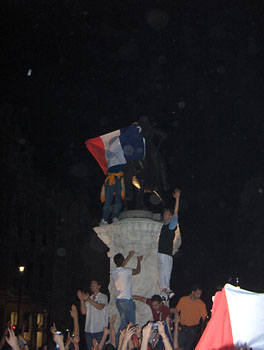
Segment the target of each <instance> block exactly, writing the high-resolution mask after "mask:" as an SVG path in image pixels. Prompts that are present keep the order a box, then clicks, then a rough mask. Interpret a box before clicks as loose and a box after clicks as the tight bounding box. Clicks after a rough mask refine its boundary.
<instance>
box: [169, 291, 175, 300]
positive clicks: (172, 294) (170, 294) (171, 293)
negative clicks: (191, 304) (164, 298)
mask: <svg viewBox="0 0 264 350" xmlns="http://www.w3.org/2000/svg"><path fill="white" fill-rule="evenodd" d="M174 295H175V293H174V292H172V291H170V292H168V298H169V299H171V298H172V297H174Z"/></svg>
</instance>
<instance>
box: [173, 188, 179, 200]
mask: <svg viewBox="0 0 264 350" xmlns="http://www.w3.org/2000/svg"><path fill="white" fill-rule="evenodd" d="M172 195H173V197H174V198H175V199H180V196H181V190H179V189H178V188H176V190H175V191H174V193H173V194H172Z"/></svg>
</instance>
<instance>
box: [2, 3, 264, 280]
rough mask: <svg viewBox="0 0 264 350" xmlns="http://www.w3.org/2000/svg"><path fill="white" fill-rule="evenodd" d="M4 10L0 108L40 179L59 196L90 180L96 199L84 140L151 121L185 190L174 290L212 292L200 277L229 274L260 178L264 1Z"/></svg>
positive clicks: (171, 174) (97, 172)
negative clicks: (0, 99) (248, 186)
mask: <svg viewBox="0 0 264 350" xmlns="http://www.w3.org/2000/svg"><path fill="white" fill-rule="evenodd" d="M5 3H6V5H4V3H3V4H2V5H4V6H3V7H4V9H5V10H6V11H4V19H3V21H2V23H3V33H4V38H5V44H6V45H5V47H6V48H7V50H6V55H5V61H4V63H3V65H2V70H3V73H4V79H3V80H2V85H3V87H4V88H5V91H6V86H8V91H7V92H8V95H7V99H6V101H5V105H6V106H9V107H8V108H12V110H13V115H14V118H15V121H16V123H17V124H18V125H19V127H20V129H21V139H19V140H18V142H20V143H21V147H25V148H26V149H28V150H29V151H30V154H31V156H32V159H33V166H34V169H35V171H36V172H37V173H38V174H39V175H41V176H43V177H46V178H47V179H48V181H50V182H51V183H56V181H60V182H61V183H62V184H63V186H65V187H67V186H72V187H74V186H77V187H78V186H79V187H81V185H82V184H83V183H84V182H85V181H86V179H87V178H89V179H92V180H93V181H94V182H95V187H96V186H97V188H98V192H99V191H100V186H101V182H102V181H103V173H102V171H101V169H100V168H99V166H98V165H97V163H96V162H95V161H94V160H93V159H92V157H91V155H90V154H89V152H88V151H87V150H86V149H85V146H84V141H85V140H86V139H88V138H91V137H95V136H98V135H101V134H103V133H106V132H110V131H112V130H115V129H119V128H120V127H123V126H126V125H129V124H130V123H132V122H134V121H137V120H138V119H139V117H140V116H142V115H146V116H147V117H148V119H149V120H150V122H151V123H152V125H154V126H155V127H156V128H157V129H158V130H161V131H163V132H165V133H166V139H165V141H164V142H163V144H162V149H161V152H162V156H163V158H164V159H165V161H166V166H167V173H168V181H169V183H170V187H171V189H173V188H174V187H175V186H178V187H180V188H181V189H182V207H181V218H182V219H181V226H182V234H183V247H182V250H181V252H182V253H181V254H182V256H179V258H177V259H176V260H177V264H178V265H177V266H179V269H180V271H181V272H180V277H179V279H180V281H181V283H182V281H184V280H186V281H188V283H189V282H191V280H192V279H194V278H196V279H200V280H202V282H208V275H207V276H206V277H205V276H204V273H203V272H204V268H205V267H206V269H207V270H206V271H207V273H208V274H209V275H210V274H211V276H213V275H214V277H213V278H214V283H217V281H218V283H223V282H225V281H226V279H227V278H228V277H229V275H230V274H232V273H235V274H236V273H238V272H239V271H232V265H233V258H234V256H235V254H234V251H235V249H236V247H237V246H236V244H237V241H236V232H235V230H236V225H235V222H236V220H238V219H237V218H238V215H239V214H238V213H239V208H240V206H241V193H242V191H243V189H244V186H245V183H246V182H247V181H250V180H251V179H254V178H259V177H262V172H263V151H264V147H263V136H264V131H263V130H264V120H263V107H264V106H263V104H264V103H263V92H264V88H263V81H264V71H263V62H264V55H263V39H264V37H263V9H264V2H263V1H257V0H256V1H223V0H221V1H215V0H213V1H193V0H192V1H186V0H184V1H183V0H181V1H175V0H173V1H169V0H168V1H134V0H133V1H130V0H128V1H112V0H111V1H109V0H105V1H100V0H94V1H82V0H81V1H77V0H74V1H73V0H72V1H57V0H54V1H46V0H45V1H44V0H39V1H30V0H28V1H6V2H5ZM6 82H7V84H6ZM10 106H11V107H10ZM87 169H89V170H87ZM91 169H93V170H92V171H91ZM96 179H98V180H96ZM259 191H260V192H259V193H261V188H260V190H259ZM166 199H167V201H168V202H169V203H170V204H172V201H171V196H170V193H168V194H167V198H166ZM98 217H100V214H98ZM194 265H195V266H194ZM186 266H187V268H186V269H185V267H186ZM186 271H187V272H186ZM206 278H207V279H206ZM245 279H246V277H245ZM188 283H186V284H188ZM176 284H177V279H175V285H176Z"/></svg>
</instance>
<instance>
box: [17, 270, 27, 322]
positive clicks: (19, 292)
mask: <svg viewBox="0 0 264 350" xmlns="http://www.w3.org/2000/svg"><path fill="white" fill-rule="evenodd" d="M25 268H26V267H25V266H23V265H20V266H18V273H19V287H18V302H17V326H19V317H20V303H21V291H22V278H23V275H24V272H25Z"/></svg>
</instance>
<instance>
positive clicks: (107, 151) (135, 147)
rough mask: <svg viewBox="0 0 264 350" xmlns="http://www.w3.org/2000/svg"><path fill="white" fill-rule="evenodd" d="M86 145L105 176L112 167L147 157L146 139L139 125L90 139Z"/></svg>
mask: <svg viewBox="0 0 264 350" xmlns="http://www.w3.org/2000/svg"><path fill="white" fill-rule="evenodd" d="M85 145H86V147H87V148H88V150H89V151H90V152H91V154H92V155H93V156H94V158H95V159H96V160H97V162H98V164H99V165H100V167H101V168H102V170H103V172H104V173H105V174H107V169H109V168H111V167H112V166H115V165H120V164H126V163H128V162H130V161H132V160H135V159H144V157H145V139H144V137H143V136H142V135H141V127H140V126H139V125H134V124H133V125H130V126H128V127H125V128H122V129H119V130H116V131H113V132H110V133H108V134H105V135H102V136H99V137H95V138H92V139H89V140H87V141H85Z"/></svg>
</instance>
